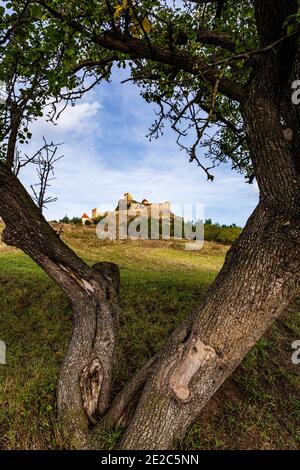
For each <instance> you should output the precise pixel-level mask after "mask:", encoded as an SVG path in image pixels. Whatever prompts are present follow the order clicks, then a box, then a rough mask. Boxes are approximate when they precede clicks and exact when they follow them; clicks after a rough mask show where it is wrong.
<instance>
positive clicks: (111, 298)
mask: <svg viewBox="0 0 300 470" xmlns="http://www.w3.org/2000/svg"><path fill="white" fill-rule="evenodd" d="M0 214H1V217H2V218H3V220H4V222H5V224H6V228H5V230H4V232H3V235H2V238H3V241H4V242H5V243H6V244H8V245H13V246H16V247H18V248H20V249H22V250H23V251H24V252H25V253H26V254H27V255H29V256H30V257H31V258H32V259H33V260H34V261H35V262H36V263H37V264H38V265H39V266H40V267H41V268H42V269H43V270H44V271H45V272H46V273H47V274H48V275H49V276H50V277H51V278H52V279H53V280H54V281H55V282H56V283H57V284H58V285H59V286H60V287H61V288H62V289H63V290H64V292H65V293H66V295H67V296H68V297H69V299H70V301H71V303H72V306H73V311H74V327H73V334H72V338H71V342H70V345H69V348H68V351H67V354H66V357H65V360H64V363H63V365H62V368H61V373H60V379H59V384H58V399H57V405H58V414H59V418H60V421H61V423H62V428H63V430H64V431H65V432H66V433H67V434H68V435H71V437H72V442H73V445H74V446H75V447H89V445H90V431H89V427H90V425H92V424H94V423H95V422H96V420H98V419H99V417H100V416H101V415H103V414H104V412H105V410H106V409H107V407H108V404H109V398H110V386H111V369H112V363H113V357H114V350H115V345H116V331H117V324H118V310H119V305H118V304H119V301H118V291H119V270H118V267H117V266H116V265H114V264H113V263H97V264H96V265H94V267H93V268H90V267H89V266H88V265H86V264H85V263H84V262H83V261H82V260H81V259H80V258H78V257H77V255H76V254H75V253H74V252H73V251H72V250H71V249H70V248H69V247H67V246H66V245H65V244H64V242H63V241H62V240H61V239H60V238H59V236H58V235H57V233H56V232H55V231H54V230H53V229H52V228H51V226H50V225H49V224H48V223H47V222H46V220H45V219H44V217H43V216H42V214H41V213H40V211H39V210H38V208H37V207H36V206H35V204H34V203H33V201H32V199H31V197H30V196H29V195H28V193H27V192H26V190H25V189H24V187H23V186H22V185H21V183H20V182H19V180H18V179H17V178H16V177H15V176H14V175H13V174H12V172H11V170H10V169H9V167H8V166H7V165H6V164H4V163H0Z"/></svg>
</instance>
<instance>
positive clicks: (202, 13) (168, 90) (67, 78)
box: [0, 0, 259, 181]
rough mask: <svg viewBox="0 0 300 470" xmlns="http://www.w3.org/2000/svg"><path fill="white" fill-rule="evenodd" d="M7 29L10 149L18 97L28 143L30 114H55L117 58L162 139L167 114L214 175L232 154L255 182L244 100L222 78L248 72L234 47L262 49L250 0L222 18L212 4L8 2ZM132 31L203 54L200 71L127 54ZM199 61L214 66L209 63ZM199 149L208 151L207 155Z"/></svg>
mask: <svg viewBox="0 0 300 470" xmlns="http://www.w3.org/2000/svg"><path fill="white" fill-rule="evenodd" d="M0 29H1V31H2V32H1V34H0V46H1V47H0V62H1V71H0V80H3V81H5V83H6V84H7V92H8V99H7V102H6V105H5V106H1V109H0V120H1V135H0V139H1V141H2V142H3V145H2V152H3V155H4V153H5V150H6V145H7V136H8V134H9V122H10V118H11V114H12V101H14V102H15V103H16V105H17V108H18V109H19V110H21V111H22V125H21V129H20V132H19V137H18V141H19V143H23V142H26V141H28V139H29V138H30V137H31V133H30V129H29V128H30V124H31V123H32V121H33V120H35V119H36V118H37V117H39V116H41V115H42V114H43V113H46V115H47V116H48V119H51V120H53V121H54V122H55V121H56V120H57V118H58V117H59V115H60V113H61V111H62V108H63V107H64V105H65V104H66V103H74V100H76V99H78V98H80V97H81V96H82V94H83V93H84V92H85V91H88V90H89V89H91V88H92V87H93V86H95V85H97V84H98V83H100V82H101V81H102V80H107V79H109V77H110V72H111V67H112V64H113V63H116V64H117V66H118V67H124V68H125V67H126V68H127V70H128V72H129V77H128V79H129V80H133V81H134V82H135V83H137V85H138V86H140V90H141V94H142V96H143V97H144V98H145V100H146V101H148V102H152V103H154V104H155V105H156V107H157V119H156V121H155V123H154V125H153V127H152V128H151V130H150V137H158V136H159V135H160V133H161V132H163V129H164V126H165V125H166V124H167V122H169V123H170V124H171V126H172V128H173V129H174V131H175V132H176V133H177V137H178V143H179V145H180V146H181V148H184V149H186V150H187V151H188V154H189V158H190V161H195V162H196V163H197V164H198V165H199V166H201V167H202V168H203V169H204V170H205V171H206V173H207V176H208V178H210V179H213V175H212V174H211V171H210V168H211V166H212V167H213V166H215V165H218V164H219V163H220V162H225V161H230V162H231V163H232V167H233V168H234V169H236V170H237V171H240V172H243V173H244V174H245V175H246V176H247V177H248V178H249V180H251V181H252V179H253V177H252V167H251V164H250V163H249V157H248V150H247V144H246V140H245V130H244V128H243V124H242V119H241V114H240V108H239V105H238V103H237V102H236V101H235V100H234V99H233V98H232V97H231V96H226V93H225V94H224V92H223V90H222V89H221V88H222V86H221V85H222V81H223V80H227V81H228V83H229V81H230V80H231V81H232V82H233V81H234V82H236V83H238V84H240V85H243V84H246V82H247V80H248V78H249V76H250V73H251V66H250V65H249V62H248V60H247V54H245V57H244V58H239V59H234V54H237V53H239V54H240V53H243V52H247V51H251V50H253V49H254V48H257V47H259V46H258V41H257V35H256V26H255V20H254V11H253V5H252V2H251V1H249V0H243V1H241V2H238V4H237V3H236V2H234V1H233V0H232V1H231V0H230V1H227V2H226V5H225V6H224V8H223V10H222V21H219V20H218V19H216V9H215V4H214V2H212V3H208V4H206V2H205V4H201V3H200V2H199V3H198V2H189V1H184V2H182V3H180V4H176V3H172V2H168V1H166V0H161V1H159V0H144V1H140V2H136V1H134V0H128V1H127V0H122V1H118V0H109V1H106V0H100V1H96V0H84V1H82V0H81V1H79V0H71V1H70V0H68V1H61V0H45V1H42V0H39V1H38V0H36V1H35V0H33V1H31V2H27V1H26V0H20V1H18V2H8V1H4V2H3V7H1V9H0ZM209 30H213V31H214V32H216V34H218V33H219V38H221V39H222V40H220V39H219V40H218V41H217V44H215V43H214V41H211V40H205V38H204V35H203V31H209ZM106 34H107V36H105V35H106ZM118 38H119V40H120V41H121V42H123V44H124V47H121V46H120V47H119V50H118V48H117V47H116V46H114V44H113V40H117V39H118ZM131 39H133V40H134V41H136V42H133V43H132V44H133V46H132V47H133V49H134V48H137V49H138V47H140V46H143V48H145V44H147V43H148V44H149V46H150V45H152V46H155V47H160V46H161V45H163V46H164V47H165V56H166V55H167V54H169V55H170V56H171V55H172V54H174V53H175V54H177V55H178V56H179V57H189V58H190V59H191V60H192V61H193V62H195V64H197V63H198V62H199V67H200V68H199V73H197V74H195V72H194V71H188V70H181V69H180V67H177V65H176V61H175V63H174V64H172V63H168V62H170V59H169V58H168V60H167V59H166V61H165V62H166V63H163V61H162V60H158V61H155V60H152V59H151V58H147V57H145V58H141V59H139V58H135V53H134V51H132V53H129V51H128V53H127V52H126V42H127V41H129V40H131ZM222 41H223V42H222ZM224 44H225V46H224ZM150 50H151V46H150ZM146 55H147V54H146ZM148 55H149V56H151V54H150V53H149V54H148ZM138 57H139V55H138ZM129 59H130V60H129ZM201 63H205V64H207V65H205V67H206V68H205V67H204V68H203V70H202V68H201V67H202V66H201ZM207 67H211V69H212V70H213V74H214V77H215V78H213V79H212V80H207V79H205V74H206V71H207ZM12 98H13V100H12ZM62 102H63V103H64V104H61V105H59V103H62ZM193 135H194V137H192V136H193ZM192 139H194V140H192ZM200 147H202V148H204V149H206V151H205V152H204V157H202V155H201V156H200V154H203V152H199V148H200ZM208 157H209V159H210V160H211V161H212V163H211V164H209V163H207V162H208Z"/></svg>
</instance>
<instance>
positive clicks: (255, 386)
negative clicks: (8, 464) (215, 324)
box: [0, 226, 300, 449]
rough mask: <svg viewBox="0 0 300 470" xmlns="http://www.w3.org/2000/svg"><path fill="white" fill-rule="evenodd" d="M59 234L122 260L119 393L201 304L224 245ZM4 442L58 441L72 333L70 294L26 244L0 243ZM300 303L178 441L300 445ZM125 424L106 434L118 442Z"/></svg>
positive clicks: (89, 253) (98, 256)
mask: <svg viewBox="0 0 300 470" xmlns="http://www.w3.org/2000/svg"><path fill="white" fill-rule="evenodd" d="M63 238H64V239H65V240H66V241H67V243H68V244H70V245H71V246H72V248H73V249H74V250H75V251H76V252H77V253H78V254H79V255H80V256H82V257H83V258H84V259H85V260H86V261H87V262H88V263H93V262H96V261H101V260H109V261H113V262H115V263H117V264H119V266H120V268H121V280H122V288H121V300H122V307H123V309H122V316H121V327H120V334H119V345H118V350H117V358H116V365H115V370H114V377H115V379H114V383H113V391H114V393H116V392H117V391H118V390H119V389H120V388H121V387H122V385H123V384H124V383H125V382H126V381H127V379H128V377H129V376H130V375H131V374H132V373H134V371H135V370H136V369H137V368H139V367H140V366H141V365H142V364H144V363H145V361H146V360H147V359H148V358H149V357H151V356H152V355H153V354H154V353H155V352H157V351H158V350H159V349H160V348H161V346H162V345H163V344H164V342H165V340H166V338H167V337H168V336H169V334H170V332H171V331H172V330H173V329H174V328H175V327H176V325H178V323H179V322H181V321H182V320H183V319H184V318H185V317H186V316H187V315H188V314H189V313H190V312H191V311H192V309H193V308H194V307H195V306H196V305H197V303H198V302H199V300H200V299H201V298H202V297H203V295H205V292H206V290H207V288H208V286H209V285H210V283H211V282H212V281H213V279H214V277H215V275H216V274H217V272H218V270H219V269H220V267H221V266H222V263H223V260H224V256H225V253H226V250H227V248H226V247H225V246H223V245H217V244H214V243H206V245H205V247H204V249H203V250H201V251H200V252H187V251H185V250H184V249H183V244H182V243H181V242H172V241H168V242H162V241H147V242H141V241H126V242H121V241H120V242H108V241H107V242H100V241H99V240H98V239H97V238H96V236H95V233H94V229H93V228H86V229H82V228H80V227H76V228H74V227H73V228H72V227H70V226H66V227H65V232H64V234H63ZM0 295H1V309H0V339H1V340H4V341H5V342H6V344H7V365H5V366H3V365H2V366H0V447H1V448H5V449H57V448H58V449H60V448H67V447H68V443H66V442H64V441H63V440H62V439H61V437H60V432H59V429H58V427H57V423H56V412H55V389H56V383H57V377H58V371H59V366H60V364H61V361H62V358H63V355H64V351H65V348H66V345H67V342H68V339H69V337H70V333H71V324H72V312H71V310H70V306H69V302H68V300H67V299H66V297H65V296H64V294H63V293H62V292H61V291H60V289H59V288H58V287H57V286H56V285H54V283H53V282H52V281H51V280H49V279H48V277H47V276H46V275H45V274H44V273H43V272H42V271H41V270H40V268H38V267H37V266H36V265H35V264H34V263H33V262H32V261H31V260H30V259H29V258H28V257H27V256H25V255H24V254H23V253H21V252H19V251H17V250H15V249H11V248H8V247H6V246H4V245H3V244H0ZM299 312H300V306H299V304H298V305H297V304H295V305H293V306H291V308H290V309H289V312H287V313H286V314H285V316H284V317H282V318H281V319H280V321H279V322H277V323H276V325H275V326H274V327H273V328H272V329H271V330H270V331H269V332H268V333H267V335H266V336H265V337H264V338H262V339H261V340H260V341H259V343H258V344H257V346H256V347H255V348H254V349H253V350H252V351H251V352H250V353H249V354H248V355H247V357H246V358H245V360H244V361H243V363H242V365H241V366H240V367H239V369H238V370H237V371H236V372H235V374H234V375H233V377H232V378H230V380H228V381H227V382H226V383H225V384H224V385H223V387H222V388H221V389H220V390H219V392H218V393H217V394H216V395H215V397H214V398H213V399H212V400H211V401H210V403H209V405H208V406H207V407H206V408H205V410H203V412H202V414H201V416H200V417H199V419H198V420H197V422H196V423H195V425H194V426H193V427H192V429H191V430H190V431H189V433H188V434H187V436H186V438H185V440H184V441H183V442H182V443H181V448H184V449H212V448H213V449H227V448H241V449H243V448H284V449H286V448H291V449H292V448H293V449H296V448H300V401H299V390H300V382H299V371H300V369H299V368H300V366H294V365H292V363H291V353H292V350H291V348H290V345H291V343H292V342H293V341H294V340H295V339H299V336H300V334H299V333H300V313H299ZM119 433H120V430H116V431H113V432H111V433H105V434H104V435H103V445H104V446H105V447H106V448H112V447H113V446H114V443H115V442H116V440H117V438H118V436H119Z"/></svg>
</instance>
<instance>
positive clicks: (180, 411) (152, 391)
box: [0, 0, 300, 449]
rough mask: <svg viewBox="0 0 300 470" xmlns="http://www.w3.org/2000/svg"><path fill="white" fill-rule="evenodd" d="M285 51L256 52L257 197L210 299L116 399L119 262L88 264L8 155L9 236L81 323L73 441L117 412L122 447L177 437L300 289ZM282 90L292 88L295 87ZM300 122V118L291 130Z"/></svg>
mask: <svg viewBox="0 0 300 470" xmlns="http://www.w3.org/2000/svg"><path fill="white" fill-rule="evenodd" d="M266 3H268V4H269V3H270V2H260V1H258V0H257V1H255V4H256V8H257V11H258V14H259V15H260V16H262V12H260V10H259V8H260V6H261V5H263V7H264V8H265V5H266ZM277 3H278V2H277ZM259 15H258V16H259ZM265 16H266V15H265ZM265 16H264V18H265ZM277 17H278V15H277V13H276V15H275V19H276V18H277ZM284 18H285V17H284ZM276 21H277V20H276ZM277 23H278V25H277V26H276V25H275V26H276V27H278V31H275V27H274V28H273V27H272V25H271V26H270V29H269V30H268V31H267V32H268V34H267V35H265V36H266V37H265V36H264V34H263V32H262V33H261V34H260V35H261V40H262V45H266V44H268V43H270V42H272V41H273V40H274V38H273V37H269V32H271V33H272V34H273V31H275V33H274V35H275V39H276V38H278V36H280V34H281V26H282V23H283V21H282V20H280V21H279V20H278V21H277ZM258 28H261V25H260V24H259V22H258ZM272 34H271V36H272ZM276 34H277V36H276ZM283 52H284V51H283ZM282 63H283V57H282V55H280V54H279V55H278V57H277V56H276V55H275V54H274V53H273V52H270V53H269V54H268V55H266V56H264V58H263V60H262V61H260V62H258V66H257V67H256V69H255V73H253V77H252V79H251V86H250V85H249V90H248V97H247V100H246V102H243V104H242V112H243V116H244V122H245V127H246V130H247V134H248V146H249V150H250V154H251V161H252V162H253V165H254V171H255V176H256V178H257V181H258V185H259V188H260V201H259V204H258V206H257V208H256V209H255V211H254V213H253V214H252V216H251V217H250V219H249V221H248V223H247V225H246V227H245V229H244V231H243V233H242V234H241V236H240V237H239V239H238V240H237V241H236V242H235V243H234V244H233V245H232V247H231V249H230V250H229V252H228V254H227V256H226V260H225V263H224V266H223V268H222V270H221V272H220V273H219V275H218V276H217V278H216V280H215V282H214V283H213V285H212V286H211V288H210V289H209V291H208V294H207V296H206V298H205V300H204V301H203V302H202V304H201V305H200V306H199V308H198V309H197V310H196V311H195V312H194V313H193V315H191V317H190V318H189V319H187V320H186V321H185V322H184V323H183V324H182V325H181V326H180V327H179V328H178V329H177V330H176V331H175V332H174V334H173V335H171V337H170V339H169V340H168V342H167V344H166V346H165V347H164V348H163V350H162V351H161V352H160V353H159V354H158V355H157V356H156V357H155V358H153V359H152V360H151V361H150V362H149V363H148V364H147V365H146V366H145V367H144V369H142V370H141V371H140V372H138V373H137V374H136V376H135V377H133V378H132V380H131V381H130V382H129V383H128V385H127V386H126V387H125V388H124V390H123V391H121V392H120V394H119V395H118V396H117V397H116V398H115V399H114V400H113V402H112V403H110V388H111V371H112V364H113V358H114V350H115V344H116V337H117V324H118V321H117V317H118V310H119V306H118V284H119V273H118V269H117V267H116V266H115V265H112V264H100V265H98V266H94V267H93V268H90V267H89V266H87V265H86V264H85V263H84V262H83V261H82V260H80V259H79V258H78V257H77V256H76V255H75V254H74V253H73V252H72V250H71V249H70V248H68V247H67V246H66V245H65V244H64V243H63V242H62V240H61V239H60V238H59V237H58V235H57V234H56V233H55V232H54V231H53V230H52V228H51V227H50V226H49V225H48V224H47V222H46V221H45V219H44V218H43V216H42V215H41V214H40V213H39V210H38V209H37V208H36V207H35V205H34V204H33V202H32V200H31V198H30V196H29V195H28V194H27V192H26V191H25V189H24V188H23V187H22V185H21V183H20V182H19V181H18V180H17V178H16V177H15V176H14V175H13V174H12V173H11V171H10V170H9V169H8V166H6V165H5V164H4V163H0V215H1V216H2V218H3V220H4V221H5V223H6V228H5V231H4V233H3V239H4V241H5V242H6V243H7V244H10V245H14V246H16V247H19V248H21V249H22V250H23V251H24V252H25V253H27V254H28V255H29V256H30V257H31V258H32V259H33V260H34V261H35V262H36V263H37V264H38V265H39V266H41V268H42V269H44V271H45V272H46V273H47V274H48V275H49V276H50V277H51V278H52V279H53V280H54V281H55V282H56V283H57V284H58V285H59V286H60V287H61V288H62V289H63V290H64V291H65V293H66V294H67V296H68V297H69V299H70V300H71V302H72V306H73V310H74V330H73V335H72V338H71V342H70V345H69V348H68V351H67V354H66V357H65V360H64V363H63V366H62V369H61V374H60V379H59V385H58V412H59V416H60V419H61V422H62V426H63V429H64V431H65V432H66V433H68V434H69V435H71V436H72V438H73V445H74V446H75V447H78V448H92V447H93V448H97V446H98V445H99V443H98V442H97V440H98V437H97V435H98V433H97V432H94V431H97V430H98V429H107V428H112V427H114V426H115V425H116V424H122V425H124V426H125V428H126V430H125V434H124V436H123V439H122V441H121V443H120V444H119V447H120V448H123V449H169V448H172V447H174V445H175V443H176V441H177V440H178V439H180V438H182V437H183V436H184V434H185V432H186V430H187V429H188V427H189V426H190V425H191V424H192V422H193V421H194V419H195V418H196V416H197V415H198V414H199V412H200V411H201V409H202V408H203V406H204V405H205V404H206V403H207V402H208V400H209V399H210V397H211V396H212V395H213V394H214V393H215V391H216V390H217V389H218V388H219V387H220V385H221V384H222V383H223V382H224V380H225V379H226V378H227V377H228V376H229V375H230V374H231V373H232V372H233V370H234V369H235V368H236V367H237V366H238V365H239V364H240V362H241V361H242V359H243V357H244V356H245V354H246V353H247V352H248V351H249V349H250V348H252V347H253V345H254V344H255V343H256V341H257V340H258V339H259V337H260V336H261V335H262V334H263V333H264V331H265V330H266V328H268V327H269V326H270V325H271V324H272V322H273V321H274V320H275V318H277V316H278V315H279V314H280V313H281V312H282V310H283V309H284V308H285V307H286V306H287V305H288V303H289V302H290V301H291V300H292V299H293V298H294V297H295V295H296V294H297V293H298V291H299V287H300V222H299V221H300V176H299V168H300V166H299V154H298V151H299V149H298V148H297V146H295V142H298V138H297V139H294V141H293V142H290V141H287V140H286V139H285V137H284V133H283V128H282V117H285V115H284V113H286V114H287V117H286V118H285V120H286V122H288V116H289V113H290V111H289V106H288V105H287V107H286V109H287V110H286V111H283V112H281V111H280V108H281V104H282V103H281V101H280V99H281V98H280V96H282V93H281V92H280V89H281V87H282V83H284V84H285V86H286V83H287V78H286V77H284V75H285V74H286V73H289V76H290V72H291V69H292V64H285V68H284V67H282V66H281V64H282ZM267 85H270V86H269V87H268V88H266V86H267ZM284 95H285V96H288V89H287V88H286V89H285V93H284ZM298 129H299V126H298V127H297V125H295V128H294V129H293V130H294V132H297V131H298ZM94 426H95V427H96V429H93V427H94Z"/></svg>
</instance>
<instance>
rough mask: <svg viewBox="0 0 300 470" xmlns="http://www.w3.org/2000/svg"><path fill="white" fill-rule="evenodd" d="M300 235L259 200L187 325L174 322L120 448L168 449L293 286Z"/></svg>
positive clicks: (298, 282)
mask: <svg viewBox="0 0 300 470" xmlns="http://www.w3.org/2000/svg"><path fill="white" fill-rule="evenodd" d="M299 273H300V239H299V236H298V240H296V239H294V237H293V234H292V231H291V230H290V227H289V226H286V227H284V226H282V225H281V224H280V223H277V222H272V220H270V217H269V216H268V213H267V211H266V209H265V208H264V207H263V205H262V204H260V205H259V206H258V207H257V209H256V210H255V212H254V214H253V215H252V217H251V218H250V220H249V222H248V224H247V226H246V228H245V230H244V232H243V234H242V236H241V237H240V239H239V240H238V241H237V242H236V243H235V244H234V245H233V247H232V248H231V250H230V251H229V253H228V255H227V258H226V261H225V264H224V267H223V269H222V270H221V272H220V274H219V275H218V277H217V279H216V281H215V282H214V284H213V285H212V287H211V288H210V290H209V292H208V295H207V297H206V299H205V302H204V304H203V305H202V306H201V307H200V308H199V309H198V310H197V311H196V312H195V314H194V316H193V326H192V328H191V329H190V330H189V329H188V328H179V330H178V331H176V334H174V336H173V337H172V339H171V340H170V341H169V343H168V345H167V347H166V348H165V350H164V352H163V353H162V354H161V355H160V358H159V359H158V360H157V363H156V367H155V370H154V371H153V373H152V374H151V377H150V379H149V380H148V382H147V384H146V386H145V387H144V391H143V394H142V397H141V399H140V401H139V404H138V406H137V409H136V412H135V415H134V417H133V419H132V421H131V423H130V425H129V427H128V429H127V431H126V433H125V436H124V438H123V441H122V443H121V444H120V447H121V448H122V449H170V448H172V447H173V446H174V444H175V442H176V441H177V440H178V439H181V438H182V437H183V436H184V435H185V433H186V431H187V429H188V427H189V426H190V425H191V424H192V423H193V421H194V419H195V417H196V416H197V415H198V414H199V412H200V411H201V409H202V408H203V406H204V405H205V404H206V403H207V402H208V400H209V399H210V398H211V396H212V395H213V394H214V393H215V392H216V390H217V389H218V388H219V387H220V385H221V384H222V383H223V382H224V380H225V379H226V378H227V377H228V376H229V375H230V374H231V373H232V372H233V371H234V369H235V368H236V367H237V366H238V365H239V364H240V362H241V361H242V359H243V357H244V356H245V354H246V353H247V352H248V351H249V350H250V349H251V348H252V347H253V346H254V345H255V343H256V342H257V340H258V339H259V338H260V336H261V335H262V334H263V333H264V331H265V330H266V328H267V327H268V326H270V325H271V324H272V322H273V321H274V320H275V318H277V316H278V315H279V314H280V313H281V312H282V311H283V309H284V308H285V307H286V306H287V305H288V303H289V302H290V301H291V300H292V299H293V297H294V296H295V295H296V294H297V292H298V290H299V287H300V274H299Z"/></svg>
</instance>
